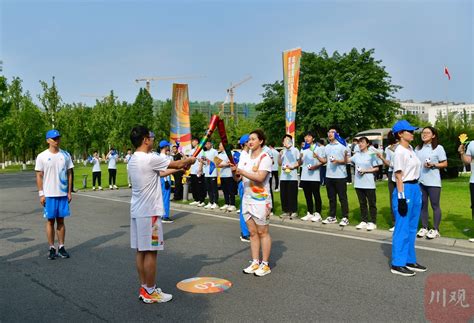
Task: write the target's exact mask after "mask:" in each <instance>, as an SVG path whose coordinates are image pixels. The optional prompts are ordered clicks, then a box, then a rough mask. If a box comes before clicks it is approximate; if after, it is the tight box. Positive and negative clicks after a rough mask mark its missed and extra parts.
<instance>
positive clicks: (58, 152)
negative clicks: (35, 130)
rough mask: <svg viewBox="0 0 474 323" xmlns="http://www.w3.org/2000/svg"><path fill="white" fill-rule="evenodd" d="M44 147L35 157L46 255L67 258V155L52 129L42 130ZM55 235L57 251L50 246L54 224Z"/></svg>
mask: <svg viewBox="0 0 474 323" xmlns="http://www.w3.org/2000/svg"><path fill="white" fill-rule="evenodd" d="M46 142H47V143H48V146H49V147H48V149H46V150H45V151H43V152H42V153H40V154H39V155H38V156H37V157H36V164H35V171H36V185H37V187H38V195H39V198H40V203H41V205H42V206H43V208H44V212H43V216H44V218H45V219H46V220H47V222H46V236H47V238H48V243H49V253H48V259H50V260H53V259H55V258H56V257H61V258H69V253H68V252H67V251H66V249H65V248H64V238H65V235H66V226H65V225H64V218H65V217H68V216H69V215H71V212H70V210H69V203H70V202H71V199H72V195H71V191H72V168H73V167H74V164H73V163H72V160H71V156H70V155H69V153H67V152H66V151H65V150H62V149H60V148H59V146H60V143H61V134H60V133H59V131H58V130H55V129H52V130H49V131H48V132H47V133H46ZM55 223H56V233H57V236H58V240H59V241H58V242H59V246H58V252H57V253H56V248H55V247H54V236H55V230H54V224H55Z"/></svg>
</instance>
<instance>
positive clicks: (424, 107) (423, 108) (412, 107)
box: [396, 100, 474, 125]
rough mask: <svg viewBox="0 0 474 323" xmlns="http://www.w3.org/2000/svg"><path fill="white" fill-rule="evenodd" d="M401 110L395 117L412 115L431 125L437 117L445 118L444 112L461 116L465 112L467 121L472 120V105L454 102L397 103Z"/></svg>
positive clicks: (473, 106) (473, 117) (473, 104)
mask: <svg viewBox="0 0 474 323" xmlns="http://www.w3.org/2000/svg"><path fill="white" fill-rule="evenodd" d="M399 103H400V106H401V109H400V110H399V111H398V112H397V114H396V115H397V116H403V115H406V114H414V115H417V116H419V117H420V118H421V119H422V120H425V121H428V122H430V123H431V124H432V125H434V124H435V123H436V119H437V118H438V116H439V115H441V116H444V117H446V111H449V113H456V114H458V115H461V114H462V113H464V111H466V114H467V117H468V119H469V120H474V103H454V102H431V101H425V102H414V101H413V100H407V101H399Z"/></svg>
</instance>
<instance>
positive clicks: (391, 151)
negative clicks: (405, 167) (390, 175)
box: [385, 145, 396, 172]
mask: <svg viewBox="0 0 474 323" xmlns="http://www.w3.org/2000/svg"><path fill="white" fill-rule="evenodd" d="M393 147H394V146H393V145H390V146H388V147H387V148H385V159H386V160H387V161H388V162H389V163H390V166H389V167H388V171H389V172H393V154H395V152H394V150H395V149H394V148H393ZM395 148H396V146H395Z"/></svg>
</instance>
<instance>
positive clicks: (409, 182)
mask: <svg viewBox="0 0 474 323" xmlns="http://www.w3.org/2000/svg"><path fill="white" fill-rule="evenodd" d="M403 184H418V180H417V179H414V180H412V181H405V182H403Z"/></svg>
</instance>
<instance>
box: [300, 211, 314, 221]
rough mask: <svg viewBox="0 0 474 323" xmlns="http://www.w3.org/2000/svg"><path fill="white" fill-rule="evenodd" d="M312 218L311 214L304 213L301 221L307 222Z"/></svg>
mask: <svg viewBox="0 0 474 323" xmlns="http://www.w3.org/2000/svg"><path fill="white" fill-rule="evenodd" d="M312 217H313V215H312V214H311V213H309V212H306V215H305V216H304V217H302V218H301V221H308V220H311V218H312Z"/></svg>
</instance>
